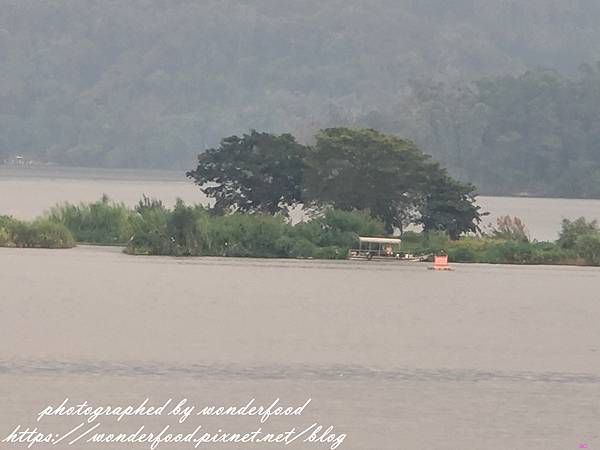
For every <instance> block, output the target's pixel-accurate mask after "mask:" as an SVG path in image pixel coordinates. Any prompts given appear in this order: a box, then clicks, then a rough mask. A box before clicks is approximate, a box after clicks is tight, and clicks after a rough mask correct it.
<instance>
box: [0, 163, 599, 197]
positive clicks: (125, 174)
mask: <svg viewBox="0 0 600 450" xmlns="http://www.w3.org/2000/svg"><path fill="white" fill-rule="evenodd" d="M4 177H8V178H13V179H15V178H47V179H52V178H55V179H65V180H67V179H70V180H79V179H87V180H119V181H175V182H186V181H187V182H191V181H190V180H189V179H188V178H187V177H186V176H185V170H183V169H182V170H165V169H125V168H106V167H78V166H77V167H76V166H73V167H71V166H60V165H52V164H48V165H44V164H34V165H13V164H11V165H6V164H0V179H2V178H4ZM477 195H478V197H495V198H530V199H540V200H544V199H548V200H549V199H552V200H584V201H585V200H587V201H598V200H600V199H599V198H589V197H587V198H585V197H561V196H554V195H542V194H535V193H532V194H520V193H516V194H506V193H503V194H500V193H498V194H495V193H490V192H480V193H478V194H477Z"/></svg>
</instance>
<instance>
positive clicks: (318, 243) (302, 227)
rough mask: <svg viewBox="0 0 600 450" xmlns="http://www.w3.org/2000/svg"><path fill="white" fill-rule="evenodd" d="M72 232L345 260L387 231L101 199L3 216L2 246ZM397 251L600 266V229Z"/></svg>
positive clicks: (168, 249)
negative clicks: (29, 216)
mask: <svg viewBox="0 0 600 450" xmlns="http://www.w3.org/2000/svg"><path fill="white" fill-rule="evenodd" d="M94 209H100V210H104V209H106V211H108V212H105V213H103V214H99V215H98V216H97V217H101V218H102V221H101V223H102V226H99V225H98V224H96V223H94V222H93V221H91V220H89V216H88V214H89V211H92V210H94ZM57 211H63V214H58V213H57ZM64 211H69V212H70V213H69V215H68V216H67V215H66V214H64ZM116 211H118V213H117V212H116ZM64 217H69V221H66V222H65V221H63V220H64ZM84 218H85V219H86V220H84ZM68 226H71V227H73V228H72V229H70V230H69V229H68ZM113 227H114V228H113ZM115 230H117V231H118V233H117V232H115ZM119 233H121V234H119ZM123 233H125V234H123ZM75 234H78V235H79V236H85V237H86V241H85V242H86V243H92V244H113V245H114V244H117V243H119V244H121V245H124V246H125V251H126V252H127V253H130V254H135V255H170V256H235V257H254V258H315V259H343V258H345V257H346V255H347V253H348V250H349V249H350V248H355V246H356V245H357V238H358V236H383V235H384V234H385V225H384V223H383V222H381V221H379V220H377V219H374V218H372V217H371V216H370V214H368V213H366V212H361V211H343V210H338V209H333V208H326V209H323V210H322V211H321V212H320V213H315V214H314V216H313V217H312V218H311V219H309V220H306V221H303V222H300V223H297V224H295V225H292V224H290V223H289V221H288V220H287V219H286V217H285V216H284V215H282V214H276V215H270V214H265V213H241V212H234V213H230V214H225V215H219V214H215V213H214V210H213V209H211V208H207V207H204V206H201V205H193V206H188V205H186V204H185V203H184V202H183V201H181V200H178V201H177V203H176V204H175V206H174V207H173V208H167V207H165V206H164V205H163V204H162V202H160V201H159V200H153V199H149V198H146V197H144V198H143V199H142V200H141V201H140V202H139V204H138V205H137V206H136V207H135V208H133V209H129V208H127V207H125V206H123V205H121V204H116V203H113V202H110V200H108V199H107V198H106V197H104V198H102V199H101V200H100V201H98V202H94V203H92V204H81V205H79V206H78V207H73V206H72V205H63V206H60V207H56V208H54V209H53V210H52V213H50V214H49V215H48V216H47V217H44V218H40V219H37V220H35V221H33V222H23V221H19V220H16V219H13V218H11V217H7V216H0V247H36V248H70V247H74V246H75V239H74V238H73V236H74V235H75ZM78 240H79V239H78ZM80 242H81V241H80ZM402 251H404V252H405V253H413V254H430V255H431V254H436V253H440V252H446V253H447V254H448V256H449V260H450V261H451V262H463V263H492V264H561V265H589V266H600V227H599V226H598V224H597V222H596V221H587V220H586V219H584V218H583V217H581V218H579V219H577V220H573V221H571V220H567V219H565V220H563V223H562V229H561V232H560V235H559V239H558V240H557V241H555V242H538V241H531V240H530V238H529V233H528V231H527V228H526V227H525V225H524V224H523V223H522V222H521V221H520V220H519V219H518V218H516V217H514V218H513V217H509V216H505V217H501V218H499V219H498V221H497V226H496V227H492V228H491V229H489V230H486V231H485V232H483V233H480V234H478V235H475V234H469V235H466V236H462V237H460V238H459V239H452V238H451V237H450V236H449V234H448V232H444V231H430V232H414V231H406V232H405V233H404V234H403V236H402Z"/></svg>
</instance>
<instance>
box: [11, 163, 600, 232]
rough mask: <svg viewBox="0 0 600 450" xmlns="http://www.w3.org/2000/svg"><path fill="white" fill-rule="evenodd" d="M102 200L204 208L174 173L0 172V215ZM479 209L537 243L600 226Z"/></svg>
mask: <svg viewBox="0 0 600 450" xmlns="http://www.w3.org/2000/svg"><path fill="white" fill-rule="evenodd" d="M102 194H107V195H108V196H109V197H110V198H111V199H113V200H116V201H120V202H124V203H125V204H127V205H130V206H133V205H135V204H137V202H138V201H139V199H140V198H141V197H142V195H146V196H148V197H156V198H160V199H162V200H163V201H164V203H165V204H167V205H172V204H173V203H175V199H176V198H178V197H179V198H182V199H183V200H184V201H185V202H186V203H207V199H206V197H205V196H204V195H203V194H202V193H201V192H200V190H199V189H198V187H197V186H195V185H194V184H193V183H191V182H190V181H188V180H186V178H185V176H184V175H183V174H182V173H179V172H158V171H139V170H107V169H67V168H60V169H57V168H2V167H1V166H0V214H9V215H13V216H15V217H18V218H23V219H32V218H34V217H36V216H38V215H40V214H43V213H44V211H47V210H48V209H49V208H50V207H51V206H53V205H55V204H57V203H63V202H66V201H68V202H71V203H77V202H91V201H95V200H98V199H99V198H100V197H101V196H102ZM479 204H480V206H481V207H482V210H483V211H487V212H489V213H490V215H489V216H487V217H485V218H484V221H483V223H482V225H483V226H485V225H487V224H490V223H492V224H495V221H496V218H497V217H499V216H503V215H511V216H517V217H519V218H521V219H522V220H523V221H524V223H525V224H526V225H527V227H528V229H529V231H530V234H531V236H532V238H535V239H538V240H555V239H556V238H557V237H558V232H559V230H560V223H561V220H562V219H563V218H568V219H576V218H578V217H581V216H583V217H587V218H588V219H596V220H600V200H576V199H552V198H523V197H479ZM296 217H297V216H296Z"/></svg>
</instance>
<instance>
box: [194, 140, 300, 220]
mask: <svg viewBox="0 0 600 450" xmlns="http://www.w3.org/2000/svg"><path fill="white" fill-rule="evenodd" d="M304 153H305V147H304V146H303V145H300V144H298V143H297V142H296V140H295V138H294V137H293V136H292V135H290V134H282V135H273V134H268V133H258V132H257V131H251V132H250V134H244V135H243V136H242V137H238V136H230V137H228V138H225V139H223V140H222V141H221V145H220V146H219V147H218V148H211V149H208V150H206V151H205V152H204V153H201V154H200V155H198V166H197V167H196V169H194V170H192V171H189V172H188V173H187V176H188V177H190V178H192V179H193V180H194V181H195V182H196V184H198V185H200V186H201V189H202V191H203V192H204V193H205V194H206V195H207V196H208V197H211V198H214V199H215V201H216V203H215V205H214V207H215V209H216V210H217V211H219V212H225V211H231V210H233V209H235V210H238V211H241V212H249V211H260V212H265V213H270V214H275V213H276V212H286V211H287V207H288V206H291V205H294V204H295V203H299V202H300V201H301V200H302V177H303V174H304V170H303V168H304Z"/></svg>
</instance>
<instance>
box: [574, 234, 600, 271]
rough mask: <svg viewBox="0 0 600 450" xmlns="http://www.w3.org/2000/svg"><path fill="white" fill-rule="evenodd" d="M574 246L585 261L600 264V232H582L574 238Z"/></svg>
mask: <svg viewBox="0 0 600 450" xmlns="http://www.w3.org/2000/svg"><path fill="white" fill-rule="evenodd" d="M575 248H576V250H577V253H578V255H579V256H581V257H582V258H584V259H585V262H586V263H588V264H592V265H594V266H598V265H600V232H596V233H593V234H592V233H588V234H583V235H581V236H579V237H577V239H576V240H575Z"/></svg>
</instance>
